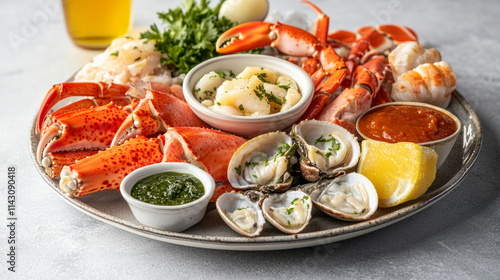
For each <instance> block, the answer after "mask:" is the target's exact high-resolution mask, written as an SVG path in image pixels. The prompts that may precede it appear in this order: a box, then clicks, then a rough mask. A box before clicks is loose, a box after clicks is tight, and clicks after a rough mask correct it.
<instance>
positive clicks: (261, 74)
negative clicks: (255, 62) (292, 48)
mask: <svg viewBox="0 0 500 280" xmlns="http://www.w3.org/2000/svg"><path fill="white" fill-rule="evenodd" d="M257 78H258V79H259V80H260V81H261V82H263V83H269V82H268V81H266V79H265V78H267V73H259V74H257Z"/></svg>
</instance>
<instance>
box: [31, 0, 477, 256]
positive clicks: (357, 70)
mask: <svg viewBox="0 0 500 280" xmlns="http://www.w3.org/2000/svg"><path fill="white" fill-rule="evenodd" d="M231 2H238V3H244V2H245V1H230V0H228V1H226V2H224V1H222V2H221V3H219V5H217V6H216V7H215V8H211V9H213V10H211V11H212V13H213V14H215V15H216V16H217V15H218V16H219V17H220V18H222V19H223V20H224V22H225V23H226V26H227V23H228V22H229V23H231V21H230V20H229V19H228V18H234V15H233V14H231V11H232V9H231V8H228V7H227V4H228V3H231ZM256 2H259V3H260V2H262V3H263V4H262V5H266V6H265V7H264V8H262V7H261V8H262V9H254V11H260V12H257V13H258V14H254V15H245V18H246V21H247V22H243V23H241V22H236V21H238V20H234V19H233V21H235V22H234V23H231V25H230V26H228V27H224V28H223V29H222V30H220V31H219V33H218V34H217V36H216V37H214V38H213V41H212V42H210V43H207V42H204V44H205V45H206V46H207V48H212V49H213V52H214V54H215V55H213V56H217V57H213V58H212V57H210V56H209V57H206V59H204V60H203V61H198V62H197V64H195V65H191V66H189V67H186V63H185V61H183V60H182V55H181V56H179V55H178V54H177V55H176V54H174V52H173V51H172V49H169V48H163V47H162V43H161V42H160V41H161V40H163V39H164V38H163V37H164V36H163V37H162V36H156V35H158V34H160V33H161V32H160V31H158V27H157V26H156V25H154V26H152V28H151V30H150V31H148V32H145V33H143V34H141V38H130V37H123V38H118V39H116V40H115V41H114V42H113V43H112V44H111V46H110V47H108V49H106V50H105V51H104V52H103V53H102V54H99V55H98V56H96V57H95V58H94V60H93V61H92V62H90V63H88V64H87V65H85V66H84V67H82V69H81V70H80V71H79V72H78V73H76V74H75V75H74V76H73V77H72V78H71V79H69V80H68V81H66V82H63V83H60V84H56V85H54V86H53V87H52V88H51V89H49V91H48V93H47V94H46V96H45V99H44V100H43V102H42V104H41V105H40V109H39V112H38V114H37V116H36V118H35V120H34V122H33V126H32V127H31V134H30V144H31V150H32V157H33V160H34V162H35V165H36V166H37V168H38V170H39V172H40V174H41V176H42V177H43V178H44V180H45V181H46V182H47V183H48V185H49V187H50V188H51V189H53V190H54V191H55V192H56V193H57V195H59V196H60V197H61V198H62V199H63V200H65V201H66V202H68V203H69V204H70V205H72V206H73V207H75V208H76V209H78V210H80V211H82V212H84V213H85V214H88V215H90V216H92V217H94V218H96V219H98V220H101V221H103V222H106V223H109V224H111V225H113V226H116V227H118V228H121V229H124V230H127V231H130V232H133V233H136V234H139V235H142V236H145V237H148V238H153V239H157V240H161V241H166V242H170V243H175V244H181V245H187V246H193V247H204V248H213V249H229V250H271V249H289V248H298V247H306V246H313V245H320V244H325V243H329V242H335V241H339V240H343V239H347V238H352V237H355V236H358V235H361V234H365V233H368V232H371V231H374V230H377V229H379V228H382V227H385V226H388V225H390V224H393V223H395V222H398V221H400V220H402V219H405V218H407V217H409V216H411V215H413V214H415V213H417V212H419V211H421V210H422V209H424V208H426V207H427V206H429V205H431V204H433V203H435V202H437V201H438V200H439V199H441V198H442V197H444V195H446V194H448V193H449V192H450V191H451V190H453V189H454V188H455V187H456V186H457V185H458V184H459V183H460V181H461V180H462V179H463V178H464V177H465V175H466V174H467V172H468V171H469V169H470V168H471V167H472V165H473V164H474V161H475V159H476V158H477V156H478V154H479V150H480V147H481V137H482V136H481V126H480V123H479V120H478V117H477V115H476V114H475V112H474V110H473V109H472V108H471V106H470V105H469V104H468V103H467V101H466V100H465V99H464V98H463V97H462V95H460V94H459V93H458V92H457V91H456V90H455V86H456V82H457V81H456V76H455V73H454V72H453V69H452V67H451V66H450V64H448V63H447V62H445V61H443V60H442V58H441V54H440V52H439V51H438V50H436V49H426V48H425V47H424V46H423V45H421V44H419V42H418V36H417V34H416V32H415V31H413V30H412V29H411V28H409V27H406V26H402V25H396V24H386V25H381V26H364V27H361V28H358V30H357V31H356V32H352V31H347V30H333V31H331V30H328V27H329V21H328V16H327V15H325V14H324V13H323V12H322V10H321V9H320V8H319V7H317V6H316V5H314V4H313V3H311V2H308V1H303V3H304V5H305V6H306V7H310V8H312V10H313V11H314V12H315V13H316V14H317V16H318V19H317V20H316V21H315V23H314V24H313V26H312V28H311V29H310V30H304V29H302V28H299V27H296V26H293V25H288V24H284V23H281V22H277V21H275V22H269V21H263V19H264V18H265V17H266V15H267V13H268V10H269V3H268V1H256ZM186 3H188V4H187V5H185V8H186V9H187V11H186V14H196V13H191V11H190V9H197V8H199V9H202V8H203V7H202V6H203V5H207V3H206V1H201V3H200V4H199V6H196V4H195V3H194V2H193V1H186ZM189 3H191V4H189ZM225 4H226V6H225ZM205 8H206V7H205ZM205 10H206V9H205ZM240 10H241V9H240ZM178 11H180V8H179V9H178ZM170 12H171V11H170ZM213 14H212V15H211V16H213ZM205 16H206V17H207V18H208V15H205ZM226 17H227V18H226ZM236 17H242V16H241V15H237V16H236ZM247 18H248V19H247ZM210 20H211V19H210ZM193 32H196V31H193ZM170 33H172V32H170ZM155 34H156V35H155ZM186 36H187V35H186ZM162 38H163V39H162ZM169 44H172V43H169ZM186 49H189V48H186ZM186 51H188V50H186ZM199 52H201V51H199ZM240 52H252V53H251V54H236V53H240ZM175 56H178V58H179V57H180V58H181V62H179V63H178V64H176V63H175V62H174V61H175ZM186 56H187V54H186V55H184V57H186ZM271 60H278V61H277V62H276V64H273V63H272V62H268V63H267V64H265V65H263V64H264V62H263V63H262V64H261V65H259V63H258V62H259V61H271ZM220 61H222V62H220ZM198 64H199V65H198ZM193 102H194V103H193ZM216 118H220V120H221V121H213V120H214V119H216ZM283 120H288V122H284V121H283ZM229 123H235V125H234V126H232V127H229V126H228V124H229ZM259 123H260V125H261V126H262V129H260V126H259V129H260V130H255V129H253V130H252V129H251V128H255V127H256V125H258V124H259ZM262 123H263V124H264V125H262ZM249 131H251V132H249ZM165 162H167V163H177V162H181V163H184V164H189V165H190V166H191V165H192V166H193V168H194V169H196V170H198V169H200V172H203V173H204V174H209V175H208V176H209V177H211V179H213V180H212V181H214V182H215V184H216V187H215V189H213V188H212V190H211V191H210V195H211V198H210V203H209V204H208V207H205V206H203V207H202V208H203V209H202V210H203V211H204V213H202V214H201V216H200V219H201V220H200V221H199V222H197V223H195V224H194V225H192V224H193V223H192V222H191V224H190V225H189V227H188V228H187V229H186V228H185V227H179V228H182V229H181V230H180V232H179V230H170V229H169V228H162V227H161V226H152V225H151V224H148V223H147V222H139V219H138V218H137V217H136V216H134V214H133V213H132V212H131V210H130V208H129V205H128V204H127V202H126V201H125V200H124V198H123V197H122V196H121V194H120V191H117V190H120V187H121V184H122V182H123V181H130V180H129V179H126V180H125V178H128V177H130V176H129V175H131V176H132V175H133V174H137V172H139V170H142V169H144V168H148V167H150V166H153V165H156V164H158V163H165ZM197 172H198V171H197ZM143 173H144V172H143ZM194 174H198V173H194ZM171 176H173V177H175V178H169V179H166V180H167V181H165V182H168V183H167V185H168V186H166V187H164V186H161V184H160V183H155V184H156V185H154V186H159V187H158V188H160V189H154V187H151V189H148V188H149V186H144V187H143V186H140V187H137V188H138V189H137V190H136V191H135V190H134V188H136V186H134V187H133V188H130V187H127V192H130V195H129V193H127V194H126V196H127V200H135V199H137V200H141V202H139V204H144V205H146V204H155V206H154V207H157V206H158V205H165V207H166V208H168V207H174V208H175V207H176V206H178V204H168V202H167V204H163V201H170V202H172V201H174V200H175V199H177V197H176V198H175V199H173V198H172V197H168V198H164V197H161V196H162V195H170V196H172V195H174V192H175V195H177V193H176V192H177V191H178V190H179V193H180V192H183V193H182V196H183V197H184V196H186V197H189V196H193V193H194V192H196V191H195V185H196V184H195V183H191V181H189V180H191V179H182V180H181V179H179V178H180V177H176V176H180V175H178V174H173V175H171ZM158 178H160V177H158ZM182 178H184V177H182ZM158 180H164V179H158ZM179 182H180V183H179ZM179 184H180V185H179ZM201 185H203V184H201ZM173 186H175V188H174V187H173ZM178 186H181V187H178ZM167 187H168V188H167ZM139 188H143V189H139ZM164 188H166V189H164ZM130 189H132V190H130ZM201 189H202V190H203V187H202V188H201ZM129 190H130V191H129ZM160 190H161V191H160ZM187 190H189V191H187ZM123 191H124V188H122V190H121V192H123ZM212 191H213V193H212ZM134 192H136V193H139V195H137V196H134ZM201 195H203V191H201V194H200V196H201ZM132 196H134V198H132ZM178 196H180V194H179V195H178ZM206 196H207V194H205V197H206ZM196 199H197V198H193V200H194V201H189V200H188V201H185V202H180V204H182V203H186V205H189V204H190V203H194V204H195V203H196ZM175 201H176V200H175ZM172 203H173V202H172ZM175 203H177V202H175ZM156 204H158V205H156ZM171 205H173V206H171ZM160 207H162V206H160ZM198 208H199V207H198ZM205 208H206V210H205ZM155 219H156V218H155ZM158 219H159V218H158ZM183 219H187V218H183ZM150 220H151V219H150ZM141 221H142V220H141ZM154 224H155V225H156V224H162V223H154Z"/></svg>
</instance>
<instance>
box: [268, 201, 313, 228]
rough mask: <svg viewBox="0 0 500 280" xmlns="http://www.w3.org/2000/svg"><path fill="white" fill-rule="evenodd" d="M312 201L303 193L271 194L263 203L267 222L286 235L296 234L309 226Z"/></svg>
mask: <svg viewBox="0 0 500 280" xmlns="http://www.w3.org/2000/svg"><path fill="white" fill-rule="evenodd" d="M312 206H313V205H312V200H311V198H310V197H309V195H307V194H306V193H305V192H303V191H288V192H286V193H283V194H271V195H269V196H268V197H267V198H265V199H264V201H263V202H262V212H263V213H264V216H265V218H266V220H267V221H269V222H270V223H271V224H272V225H274V226H275V227H276V228H277V229H279V230H281V231H282V232H284V233H288V234H296V233H299V232H301V231H302V230H304V228H305V227H306V226H307V225H308V224H309V220H310V219H311V211H312Z"/></svg>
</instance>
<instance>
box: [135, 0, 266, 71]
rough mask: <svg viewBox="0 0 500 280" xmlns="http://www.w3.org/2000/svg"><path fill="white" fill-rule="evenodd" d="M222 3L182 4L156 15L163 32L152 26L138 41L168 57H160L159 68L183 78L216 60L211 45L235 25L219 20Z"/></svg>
mask: <svg viewBox="0 0 500 280" xmlns="http://www.w3.org/2000/svg"><path fill="white" fill-rule="evenodd" d="M222 3H224V1H223V0H221V1H220V2H219V3H218V4H217V5H215V7H213V8H212V7H211V6H213V5H210V1H208V0H200V1H195V0H185V1H184V2H183V3H182V7H183V8H184V9H182V8H181V7H177V8H174V9H169V10H168V12H159V13H158V17H159V18H160V20H162V21H163V24H164V28H161V27H163V26H160V27H158V26H157V25H156V24H153V25H151V26H150V30H148V31H146V32H144V33H141V36H140V38H141V39H147V40H145V42H147V41H154V42H155V48H156V50H157V51H159V52H160V53H163V54H167V55H168V58H164V57H162V59H161V62H162V64H164V65H173V66H175V67H176V68H177V69H178V70H179V73H184V74H185V73H187V72H189V70H191V68H193V67H194V66H196V65H197V64H199V63H200V62H203V61H205V60H207V59H210V58H212V57H215V56H219V55H220V54H219V53H217V51H216V50H215V49H216V44H215V42H216V41H217V39H218V38H219V36H220V35H221V34H222V33H223V32H224V31H226V30H228V29H229V28H231V27H233V26H235V25H236V24H237V23H236V22H232V21H230V20H229V19H227V18H225V17H222V18H219V10H220V8H221V5H222ZM261 51H262V49H260V50H256V51H252V52H253V53H260V52H261Z"/></svg>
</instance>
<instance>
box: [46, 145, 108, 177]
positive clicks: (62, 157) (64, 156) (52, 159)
mask: <svg viewBox="0 0 500 280" xmlns="http://www.w3.org/2000/svg"><path fill="white" fill-rule="evenodd" d="M98 152H99V150H82V151H71V152H53V153H48V154H46V155H45V156H44V158H47V159H46V160H45V162H49V163H48V164H47V166H45V165H42V166H43V167H44V168H45V173H47V175H49V177H50V178H55V177H58V176H59V175H60V174H61V170H62V168H63V167H64V166H66V165H71V164H73V163H75V162H76V161H77V160H80V159H82V158H86V157H88V156H92V155H95V154H97V153H98Z"/></svg>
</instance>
